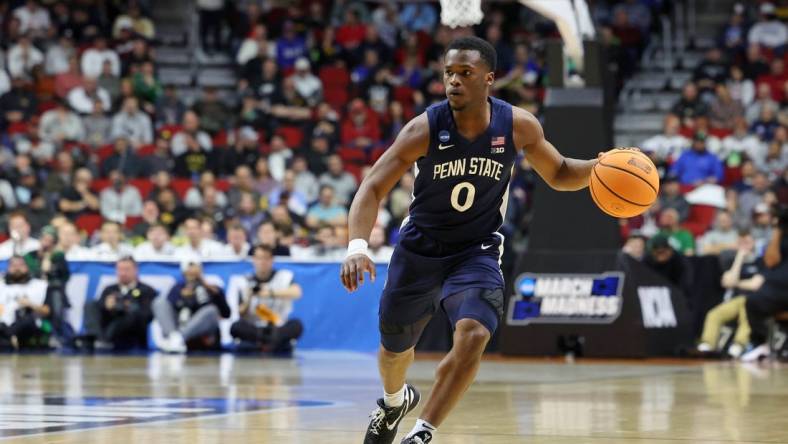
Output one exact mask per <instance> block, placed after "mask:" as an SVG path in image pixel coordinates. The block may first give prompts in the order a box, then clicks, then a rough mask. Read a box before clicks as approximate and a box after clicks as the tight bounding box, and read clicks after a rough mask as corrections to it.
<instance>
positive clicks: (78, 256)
mask: <svg viewBox="0 0 788 444" xmlns="http://www.w3.org/2000/svg"><path fill="white" fill-rule="evenodd" d="M57 238H58V244H57V249H58V250H60V251H62V252H63V253H64V254H65V255H66V260H67V261H69V260H87V258H89V257H90V250H89V249H88V248H85V247H83V246H82V245H81V243H82V237H81V236H80V234H79V230H78V229H77V227H76V225H74V224H73V223H71V222H67V223H65V224H63V225H61V226H59V227H58V229H57Z"/></svg>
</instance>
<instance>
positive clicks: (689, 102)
mask: <svg viewBox="0 0 788 444" xmlns="http://www.w3.org/2000/svg"><path fill="white" fill-rule="evenodd" d="M672 113H673V114H674V115H676V116H677V117H678V118H679V119H681V122H682V125H684V126H689V127H692V126H694V119H696V118H698V117H703V116H706V115H707V114H708V113H709V107H708V106H707V105H706V104H705V103H704V102H703V101H702V100H700V98H699V97H698V88H697V86H695V84H694V83H692V82H689V83H687V84H686V85H684V89H682V91H681V98H680V99H679V101H678V102H677V103H676V104H675V105H673V109H672Z"/></svg>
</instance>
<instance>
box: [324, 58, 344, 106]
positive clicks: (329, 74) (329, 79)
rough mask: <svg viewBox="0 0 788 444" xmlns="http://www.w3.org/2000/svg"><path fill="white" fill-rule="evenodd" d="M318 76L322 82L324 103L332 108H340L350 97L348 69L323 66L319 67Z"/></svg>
mask: <svg viewBox="0 0 788 444" xmlns="http://www.w3.org/2000/svg"><path fill="white" fill-rule="evenodd" d="M318 76H319V77H320V81H321V82H322V83H323V96H324V99H325V100H326V103H328V104H329V105H331V106H332V107H333V108H334V109H342V108H343V107H344V106H345V105H346V104H347V102H348V100H349V99H350V95H349V94H348V85H350V73H349V72H348V70H347V69H345V68H343V67H338V66H325V67H323V68H321V69H320V72H319V74H318Z"/></svg>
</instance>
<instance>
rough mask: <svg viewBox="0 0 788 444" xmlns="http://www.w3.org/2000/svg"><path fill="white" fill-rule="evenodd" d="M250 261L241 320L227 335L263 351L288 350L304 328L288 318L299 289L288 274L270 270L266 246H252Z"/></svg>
mask: <svg viewBox="0 0 788 444" xmlns="http://www.w3.org/2000/svg"><path fill="white" fill-rule="evenodd" d="M252 262H253V264H254V274H252V275H251V276H249V277H248V287H247V289H246V291H245V292H244V293H243V295H242V299H241V305H240V307H239V311H240V313H241V319H239V320H238V321H236V322H235V323H233V325H232V327H231V328H230V334H232V335H233V337H234V338H236V339H239V340H241V341H244V342H246V343H249V344H252V345H253V346H255V347H262V348H263V349H264V350H266V351H290V350H291V347H292V346H291V344H292V342H293V340H295V339H298V338H299V337H300V336H301V333H302V332H303V329H304V328H303V325H302V324H301V321H299V320H298V319H288V317H289V316H290V313H291V312H292V311H293V301H294V300H296V299H299V298H300V297H301V287H300V286H299V285H298V284H296V283H294V282H293V272H292V271H289V270H276V269H274V268H273V264H274V254H273V250H272V249H271V248H270V247H267V246H262V245H258V246H256V247H254V250H253V251H252Z"/></svg>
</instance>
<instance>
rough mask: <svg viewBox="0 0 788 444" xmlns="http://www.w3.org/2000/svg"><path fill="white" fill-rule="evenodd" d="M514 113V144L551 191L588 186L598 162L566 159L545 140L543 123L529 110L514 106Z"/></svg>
mask: <svg viewBox="0 0 788 444" xmlns="http://www.w3.org/2000/svg"><path fill="white" fill-rule="evenodd" d="M512 112H513V113H514V115H513V118H514V138H515V140H514V143H515V146H517V147H518V149H521V150H522V151H523V152H524V153H525V158H526V159H528V161H529V162H530V163H531V165H532V166H533V167H534V170H536V172H537V173H539V175H540V176H542V179H544V180H545V182H547V184H548V185H550V187H551V188H553V189H555V190H558V191H577V190H581V189H583V188H585V187H587V186H588V180H589V177H590V175H591V168H593V167H594V165H596V163H597V159H590V160H580V159H571V158H568V157H564V156H563V155H561V153H559V152H558V150H557V149H556V148H555V147H554V146H553V144H551V143H550V142H548V141H547V139H545V137H544V130H543V129H542V125H541V124H540V123H539V120H537V119H536V117H534V116H533V114H531V113H529V112H528V111H526V110H524V109H522V108H517V107H512Z"/></svg>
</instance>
